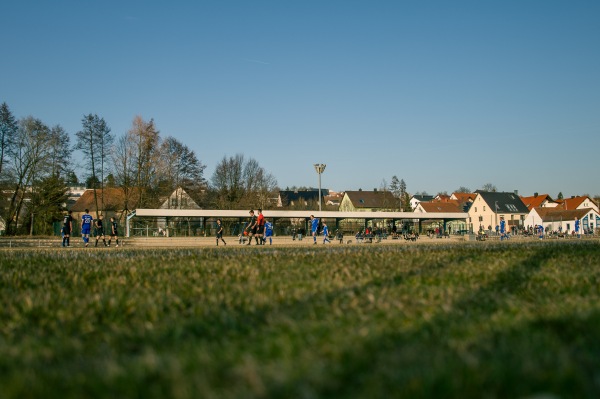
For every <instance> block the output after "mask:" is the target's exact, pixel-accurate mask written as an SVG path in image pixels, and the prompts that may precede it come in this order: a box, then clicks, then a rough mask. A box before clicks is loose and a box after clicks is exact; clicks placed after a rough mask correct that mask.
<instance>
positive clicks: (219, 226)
mask: <svg viewBox="0 0 600 399" xmlns="http://www.w3.org/2000/svg"><path fill="white" fill-rule="evenodd" d="M219 240H221V241H223V245H227V243H226V242H225V240H224V239H223V224H222V223H221V219H217V247H218V246H219Z"/></svg>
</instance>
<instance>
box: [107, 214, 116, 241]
mask: <svg viewBox="0 0 600 399" xmlns="http://www.w3.org/2000/svg"><path fill="white" fill-rule="evenodd" d="M113 237H114V238H115V239H116V240H117V247H119V225H118V224H117V221H116V220H115V218H114V217H111V218H110V238H109V239H108V245H107V246H108V247H110V242H111V241H112V239H113Z"/></svg>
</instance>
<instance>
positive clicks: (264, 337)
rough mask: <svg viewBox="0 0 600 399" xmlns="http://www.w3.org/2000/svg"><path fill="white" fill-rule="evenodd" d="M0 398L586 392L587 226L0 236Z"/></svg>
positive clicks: (590, 386) (594, 300) (595, 279)
mask: <svg viewBox="0 0 600 399" xmlns="http://www.w3.org/2000/svg"><path fill="white" fill-rule="evenodd" d="M0 397H3V398H84V397H85V398H88V397H91V398H95V397H97V398H108V397H110V398H113V397H139V398H167V397H169V398H263V397H267V398H269V397H274V398H337V397H342V398H348V397H350V398H351V397H355V398H390V397H394V398H395V397H405V398H420V397H429V398H518V397H536V398H537V397H543V398H598V397H600V244H599V242H598V241H592V240H590V241H579V240H571V241H554V242H534V241H532V242H528V243H523V242H504V243H448V244H439V243H438V244H437V245H415V246H410V245H399V246H395V245H332V246H324V245H318V246H314V247H313V246H289V247H287V246H277V247H275V246H273V247H268V246H267V247H254V246H252V247H248V248H245V247H241V246H238V245H228V246H227V247H226V248H222V247H219V248H178V249H170V248H164V249H148V248H141V249H140V248H138V249H136V248H129V247H127V246H126V247H125V248H119V249H115V248H109V249H104V248H103V249H93V248H88V249H63V248H55V249H31V248H29V249H2V250H0Z"/></svg>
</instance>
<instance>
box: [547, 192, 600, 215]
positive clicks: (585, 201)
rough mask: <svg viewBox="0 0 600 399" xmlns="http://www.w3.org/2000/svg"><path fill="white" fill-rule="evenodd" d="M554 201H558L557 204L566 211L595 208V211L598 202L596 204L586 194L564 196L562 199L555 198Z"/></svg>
mask: <svg viewBox="0 0 600 399" xmlns="http://www.w3.org/2000/svg"><path fill="white" fill-rule="evenodd" d="M556 202H558V204H559V206H560V207H561V208H562V209H564V210H566V211H570V210H573V209H589V208H592V209H595V210H596V211H598V204H596V203H595V202H594V200H593V199H591V198H590V197H588V196H587V195H586V196H572V197H571V198H565V199H562V200H556Z"/></svg>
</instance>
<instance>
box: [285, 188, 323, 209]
mask: <svg viewBox="0 0 600 399" xmlns="http://www.w3.org/2000/svg"><path fill="white" fill-rule="evenodd" d="M321 195H322V196H324V197H325V196H328V195H329V190H327V189H321ZM318 203H319V189H308V190H281V191H279V198H278V199H277V207H278V208H297V207H301V208H304V207H308V206H309V204H317V206H318Z"/></svg>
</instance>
